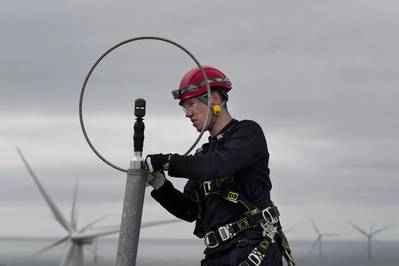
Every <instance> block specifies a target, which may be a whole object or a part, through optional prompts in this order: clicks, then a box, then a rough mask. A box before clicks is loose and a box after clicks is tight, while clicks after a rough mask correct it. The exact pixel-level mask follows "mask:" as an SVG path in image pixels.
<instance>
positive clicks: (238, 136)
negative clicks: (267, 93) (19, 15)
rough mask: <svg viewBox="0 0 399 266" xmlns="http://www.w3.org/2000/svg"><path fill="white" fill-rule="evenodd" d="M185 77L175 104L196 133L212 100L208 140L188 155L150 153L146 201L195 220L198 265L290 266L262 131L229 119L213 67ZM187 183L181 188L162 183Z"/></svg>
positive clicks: (225, 84) (220, 78)
mask: <svg viewBox="0 0 399 266" xmlns="http://www.w3.org/2000/svg"><path fill="white" fill-rule="evenodd" d="M203 69H204V71H205V73H206V75H207V78H208V83H209V85H210V89H211V95H208V94H207V88H206V82H205V81H204V78H203V76H202V74H201V71H200V69H199V68H194V69H192V70H190V71H189V72H188V73H186V74H185V75H184V77H183V79H182V80H181V82H180V86H179V89H178V90H175V91H173V95H174V97H175V99H178V100H179V105H180V106H181V107H183V110H184V111H185V116H186V117H187V118H189V119H190V121H191V122H192V124H193V126H194V127H195V128H196V129H197V131H199V132H200V131H201V130H202V127H203V126H204V124H205V120H206V115H207V113H208V110H209V109H208V105H207V103H208V98H207V97H211V104H212V113H211V114H210V115H211V119H208V120H209V123H208V124H207V125H205V126H206V130H207V131H208V132H209V134H210V137H209V139H208V140H209V141H208V143H206V144H204V145H203V146H202V147H201V148H200V149H198V150H197V151H196V153H195V154H194V155H178V154H153V155H148V156H147V157H146V166H147V169H148V171H149V174H148V175H147V182H148V183H149V184H150V185H151V186H153V188H154V190H153V191H152V192H151V195H152V196H153V198H154V199H155V200H156V201H158V202H159V203H160V204H161V205H162V206H163V207H165V208H166V209H167V210H168V211H169V212H170V213H172V214H173V215H175V216H176V217H178V218H180V219H183V220H186V221H188V222H193V221H196V228H195V230H194V234H195V235H197V236H198V237H200V238H205V245H206V249H205V251H204V253H205V259H204V260H203V261H202V264H201V265H219V266H220V265H272V266H280V265H282V254H283V255H284V256H285V257H286V258H288V262H289V263H291V264H289V265H293V262H292V258H291V256H290V251H289V248H288V242H287V241H286V238H285V237H284V234H283V233H282V230H281V226H280V223H279V212H278V210H277V208H276V207H275V206H274V205H273V202H272V201H271V200H270V190H271V187H272V185H271V182H270V179H269V172H270V171H269V168H268V161H269V152H268V149H267V144H266V139H265V136H264V134H263V132H262V129H261V127H260V126H259V125H258V124H257V123H255V122H254V121H250V120H243V121H237V120H235V119H233V118H232V117H231V115H230V113H229V111H228V108H227V101H228V92H229V91H230V90H231V89H232V84H231V82H230V80H229V79H228V78H227V77H226V76H225V75H224V74H223V73H222V72H221V71H220V70H218V69H216V68H214V67H210V66H204V67H203ZM164 170H167V171H168V174H169V176H172V177H177V178H187V179H188V181H187V183H186V185H185V187H184V191H183V192H180V191H179V190H177V189H175V188H174V187H173V185H172V183H171V182H170V181H169V180H166V178H165V176H164V174H163V171H164Z"/></svg>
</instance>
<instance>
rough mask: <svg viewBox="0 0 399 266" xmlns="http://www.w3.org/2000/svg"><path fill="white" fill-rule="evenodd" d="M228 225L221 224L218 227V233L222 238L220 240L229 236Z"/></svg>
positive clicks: (224, 239)
mask: <svg viewBox="0 0 399 266" xmlns="http://www.w3.org/2000/svg"><path fill="white" fill-rule="evenodd" d="M228 226H229V225H226V226H221V227H219V228H218V232H219V235H220V238H221V239H222V241H226V240H227V239H229V238H230V237H231V234H230V231H229V229H227V227H228Z"/></svg>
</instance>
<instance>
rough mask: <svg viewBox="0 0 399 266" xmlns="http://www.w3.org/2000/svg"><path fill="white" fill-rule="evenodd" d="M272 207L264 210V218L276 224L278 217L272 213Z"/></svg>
mask: <svg viewBox="0 0 399 266" xmlns="http://www.w3.org/2000/svg"><path fill="white" fill-rule="evenodd" d="M270 209H271V207H267V208H266V209H263V210H262V216H263V219H265V221H267V222H270V223H271V224H276V223H278V217H273V215H272V214H271V213H270Z"/></svg>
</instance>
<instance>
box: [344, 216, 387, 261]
mask: <svg viewBox="0 0 399 266" xmlns="http://www.w3.org/2000/svg"><path fill="white" fill-rule="evenodd" d="M347 222H348V224H349V225H351V226H352V227H353V228H355V229H356V230H357V231H358V232H360V233H361V234H362V235H364V236H365V237H366V238H367V254H368V260H369V261H372V260H373V257H372V250H371V241H372V238H373V237H374V236H375V235H376V234H378V233H381V232H382V231H385V230H386V229H388V228H390V227H392V226H393V224H390V225H387V226H384V227H381V228H379V229H377V230H375V231H374V229H373V226H371V227H370V233H367V232H366V231H365V230H363V229H362V228H360V227H359V226H357V225H356V224H354V223H352V222H351V221H347Z"/></svg>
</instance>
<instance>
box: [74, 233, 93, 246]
mask: <svg viewBox="0 0 399 266" xmlns="http://www.w3.org/2000/svg"><path fill="white" fill-rule="evenodd" d="M71 240H72V241H73V242H74V243H75V244H78V245H91V244H92V243H93V238H91V237H81V236H79V235H75V236H74V235H72V236H71Z"/></svg>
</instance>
